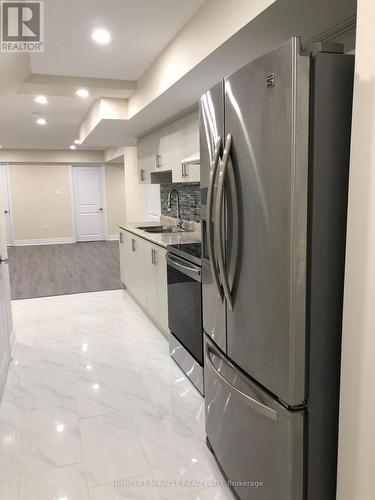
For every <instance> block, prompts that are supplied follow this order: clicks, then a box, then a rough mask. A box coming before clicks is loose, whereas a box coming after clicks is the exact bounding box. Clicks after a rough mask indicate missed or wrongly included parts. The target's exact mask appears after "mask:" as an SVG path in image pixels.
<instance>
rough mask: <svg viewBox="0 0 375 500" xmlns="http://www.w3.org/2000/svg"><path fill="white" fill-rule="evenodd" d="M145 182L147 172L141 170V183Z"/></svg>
mask: <svg viewBox="0 0 375 500" xmlns="http://www.w3.org/2000/svg"><path fill="white" fill-rule="evenodd" d="M144 180H145V171H144V170H143V168H141V182H143V181H144Z"/></svg>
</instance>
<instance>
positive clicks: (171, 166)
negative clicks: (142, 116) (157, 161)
mask: <svg viewBox="0 0 375 500" xmlns="http://www.w3.org/2000/svg"><path fill="white" fill-rule="evenodd" d="M184 154H185V120H184V119H183V120H178V121H176V122H173V123H171V124H170V125H168V126H167V127H166V129H165V132H164V133H163V138H162V139H161V141H160V155H161V162H162V165H163V169H164V170H172V175H173V177H175V175H177V177H178V176H182V173H181V160H182V158H183V157H184ZM174 182H178V181H174Z"/></svg>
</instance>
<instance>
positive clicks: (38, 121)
mask: <svg viewBox="0 0 375 500" xmlns="http://www.w3.org/2000/svg"><path fill="white" fill-rule="evenodd" d="M36 123H37V124H38V125H47V120H46V119H45V118H38V119H37V121H36Z"/></svg>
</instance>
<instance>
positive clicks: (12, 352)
mask: <svg viewBox="0 0 375 500" xmlns="http://www.w3.org/2000/svg"><path fill="white" fill-rule="evenodd" d="M9 343H10V358H11V359H13V358H14V355H15V353H16V347H17V340H16V332H15V331H14V329H13V330H12V333H11V334H10V341H9Z"/></svg>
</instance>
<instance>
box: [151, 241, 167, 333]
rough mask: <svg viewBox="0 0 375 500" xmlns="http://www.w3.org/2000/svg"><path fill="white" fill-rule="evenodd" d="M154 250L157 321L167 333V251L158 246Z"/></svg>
mask: <svg viewBox="0 0 375 500" xmlns="http://www.w3.org/2000/svg"><path fill="white" fill-rule="evenodd" d="M154 250H155V267H156V279H157V297H158V315H157V321H158V323H159V325H160V326H161V327H162V330H163V331H164V332H165V333H168V288H167V287H168V283H167V251H166V250H164V249H163V248H160V247H159V248H158V247H155V249H154Z"/></svg>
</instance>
